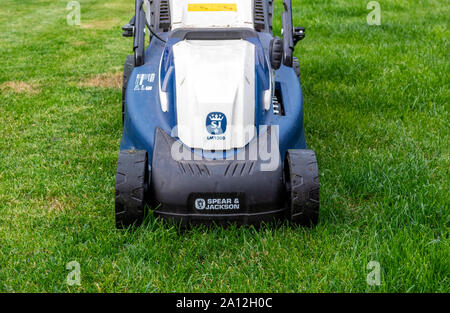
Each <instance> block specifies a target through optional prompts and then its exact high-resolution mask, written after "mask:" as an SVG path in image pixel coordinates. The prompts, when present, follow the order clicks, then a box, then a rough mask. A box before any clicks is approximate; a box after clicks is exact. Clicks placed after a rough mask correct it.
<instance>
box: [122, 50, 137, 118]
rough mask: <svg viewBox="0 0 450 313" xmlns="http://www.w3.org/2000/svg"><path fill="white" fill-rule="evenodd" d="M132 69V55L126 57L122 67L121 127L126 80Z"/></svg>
mask: <svg viewBox="0 0 450 313" xmlns="http://www.w3.org/2000/svg"><path fill="white" fill-rule="evenodd" d="M133 69H134V55H132V54H131V55H129V56H127V59H126V60H125V65H124V67H123V80H122V125H123V123H124V121H125V94H126V91H127V85H128V79H129V78H130V76H131V73H132V72H133Z"/></svg>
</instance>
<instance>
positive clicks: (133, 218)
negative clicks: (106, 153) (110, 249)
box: [115, 150, 149, 229]
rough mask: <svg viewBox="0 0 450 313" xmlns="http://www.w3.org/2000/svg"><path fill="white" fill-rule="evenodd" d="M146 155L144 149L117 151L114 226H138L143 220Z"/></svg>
mask: <svg viewBox="0 0 450 313" xmlns="http://www.w3.org/2000/svg"><path fill="white" fill-rule="evenodd" d="M148 182H149V173H148V156H147V151H145V150H123V151H120V152H119V159H118V161H117V174H116V197H115V210H116V227H117V228H119V229H122V228H127V227H129V226H132V225H134V226H139V225H140V224H141V223H142V221H143V220H144V216H145V211H144V209H145V204H146V198H147V197H146V196H147V193H148V189H149V188H148Z"/></svg>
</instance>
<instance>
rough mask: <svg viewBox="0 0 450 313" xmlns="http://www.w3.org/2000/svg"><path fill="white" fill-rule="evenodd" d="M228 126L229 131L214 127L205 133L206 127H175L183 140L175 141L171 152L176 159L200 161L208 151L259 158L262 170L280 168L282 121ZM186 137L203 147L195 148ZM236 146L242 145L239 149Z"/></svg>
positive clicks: (237, 157) (216, 154) (175, 133)
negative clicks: (268, 123)
mask: <svg viewBox="0 0 450 313" xmlns="http://www.w3.org/2000/svg"><path fill="white" fill-rule="evenodd" d="M212 125H214V124H212ZM217 125H220V124H217ZM219 127H220V126H219ZM228 129H229V130H230V131H229V132H227V133H226V134H225V132H223V131H219V132H214V131H212V130H210V133H208V134H207V135H205V134H204V133H203V132H202V130H197V131H196V130H189V128H188V127H186V128H183V127H181V128H179V127H174V128H173V129H172V132H171V136H172V137H173V138H176V137H179V138H180V140H176V141H174V142H173V144H172V146H171V156H172V158H173V159H174V160H175V161H199V160H202V159H203V156H204V155H205V153H206V154H207V155H209V157H208V158H213V159H215V160H228V161H231V160H236V161H258V163H259V170H260V171H275V170H277V169H278V167H279V166H280V162H281V160H280V147H279V126H278V125H260V126H259V128H258V130H259V131H257V129H256V127H255V126H254V125H249V126H247V127H238V126H236V127H233V126H230V125H228ZM180 133H181V134H182V135H181V136H180ZM183 141H187V143H191V144H189V146H191V145H192V146H194V147H202V148H201V149H200V148H198V149H195V148H194V149H191V148H190V147H189V146H187V145H185V144H184V143H183ZM192 143H193V144H192ZM236 146H241V147H242V148H239V149H236V148H235V147H236Z"/></svg>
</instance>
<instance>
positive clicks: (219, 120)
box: [206, 112, 227, 135]
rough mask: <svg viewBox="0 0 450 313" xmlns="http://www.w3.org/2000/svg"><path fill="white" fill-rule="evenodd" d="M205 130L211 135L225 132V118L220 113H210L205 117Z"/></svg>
mask: <svg viewBox="0 0 450 313" xmlns="http://www.w3.org/2000/svg"><path fill="white" fill-rule="evenodd" d="M206 130H207V131H208V132H209V133H210V134H212V135H221V134H223V133H225V132H226V131H227V117H226V116H225V114H223V113H221V112H211V113H209V114H208V116H207V117H206Z"/></svg>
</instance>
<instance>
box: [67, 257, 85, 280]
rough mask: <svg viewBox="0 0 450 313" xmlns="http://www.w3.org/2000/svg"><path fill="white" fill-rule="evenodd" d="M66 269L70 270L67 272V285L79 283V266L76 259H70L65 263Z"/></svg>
mask: <svg viewBox="0 0 450 313" xmlns="http://www.w3.org/2000/svg"><path fill="white" fill-rule="evenodd" d="M66 269H67V270H69V271H70V273H69V274H67V278H66V282H67V285H69V286H74V285H77V286H80V285H81V267H80V263H78V262H77V261H71V262H69V263H67V264H66Z"/></svg>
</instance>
